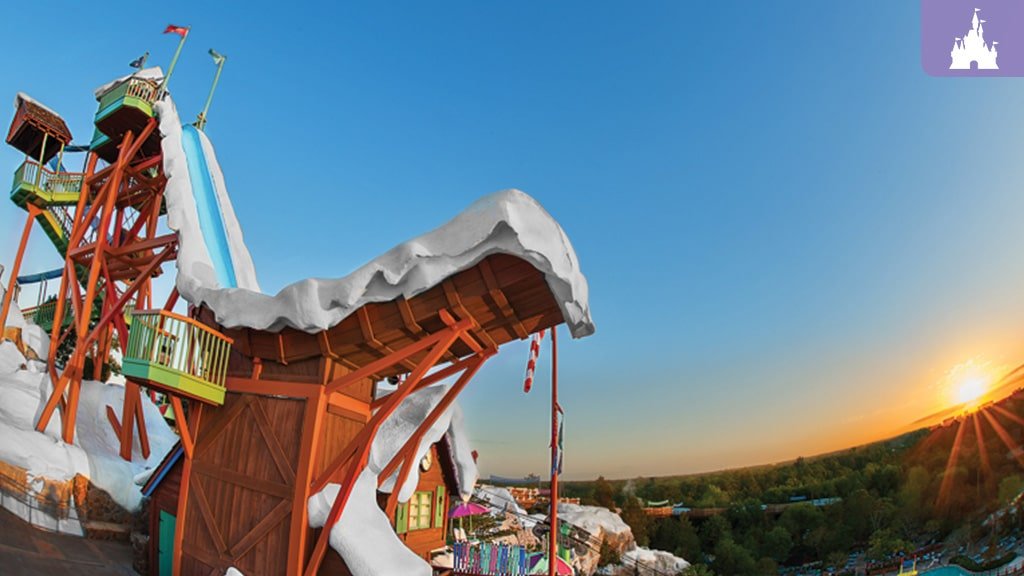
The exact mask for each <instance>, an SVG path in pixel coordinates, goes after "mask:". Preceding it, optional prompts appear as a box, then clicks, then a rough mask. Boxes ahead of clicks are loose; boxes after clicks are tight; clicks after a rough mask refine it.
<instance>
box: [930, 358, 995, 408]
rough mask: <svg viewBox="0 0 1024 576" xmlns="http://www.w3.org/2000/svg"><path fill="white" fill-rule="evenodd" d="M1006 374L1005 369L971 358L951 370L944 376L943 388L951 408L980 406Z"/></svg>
mask: <svg viewBox="0 0 1024 576" xmlns="http://www.w3.org/2000/svg"><path fill="white" fill-rule="evenodd" d="M1003 373H1005V367H1003V366H996V365H993V363H992V362H988V361H985V360H982V359H980V358H971V359H970V360H967V361H966V362H961V363H960V364H957V365H956V366H953V367H952V368H950V369H949V371H948V372H946V374H945V375H944V376H943V378H942V382H941V387H942V389H944V390H945V391H946V394H947V396H946V397H947V398H948V400H947V402H949V404H950V405H951V406H961V405H962V406H965V407H967V408H974V407H976V406H978V405H979V404H980V403H981V401H982V400H983V399H984V398H985V395H986V394H988V393H989V391H990V390H991V388H992V386H993V384H994V383H995V382H996V381H997V380H999V377H1000V375H1002V374H1003Z"/></svg>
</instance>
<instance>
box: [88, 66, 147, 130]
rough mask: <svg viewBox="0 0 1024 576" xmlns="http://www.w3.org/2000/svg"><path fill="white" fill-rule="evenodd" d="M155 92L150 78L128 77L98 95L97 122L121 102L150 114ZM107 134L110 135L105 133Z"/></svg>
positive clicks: (119, 105)
mask: <svg viewBox="0 0 1024 576" xmlns="http://www.w3.org/2000/svg"><path fill="white" fill-rule="evenodd" d="M156 92H157V84H156V82H153V81H152V80H147V79H145V78H129V79H128V80H125V81H124V82H122V83H120V84H118V85H117V86H115V87H113V88H111V89H110V90H109V91H108V92H107V93H106V94H104V95H103V96H101V97H100V107H99V111H98V112H97V113H96V121H97V123H98V122H100V121H101V120H102V119H103V118H106V117H107V116H108V115H109V114H110V113H111V112H113V111H114V110H117V109H118V108H120V107H121V106H122V105H123V104H128V103H130V104H131V105H132V106H134V107H136V108H138V109H140V110H142V111H143V112H144V113H145V114H147V115H149V116H152V115H153V102H155V101H156ZM101 131H102V130H101ZM107 136H111V135H110V134H107ZM114 136H116V135H114ZM94 140H95V139H94Z"/></svg>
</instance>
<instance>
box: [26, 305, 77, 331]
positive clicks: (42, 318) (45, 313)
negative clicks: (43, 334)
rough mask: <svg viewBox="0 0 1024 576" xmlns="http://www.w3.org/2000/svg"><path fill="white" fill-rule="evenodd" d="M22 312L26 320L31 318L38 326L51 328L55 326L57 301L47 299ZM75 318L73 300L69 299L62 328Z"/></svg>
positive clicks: (65, 307)
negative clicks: (72, 306)
mask: <svg viewBox="0 0 1024 576" xmlns="http://www.w3.org/2000/svg"><path fill="white" fill-rule="evenodd" d="M21 313H22V315H23V316H24V317H25V319H26V320H31V321H32V323H33V324H35V325H36V326H39V327H41V328H44V329H46V330H49V329H50V328H51V327H53V317H54V315H55V314H56V313H57V301H56V300H47V301H46V302H43V303H42V304H40V305H38V306H33V307H32V308H25V309H24V310H22V311H21ZM73 320H74V318H73V316H72V313H71V301H70V300H67V301H65V305H64V319H63V320H62V321H61V324H62V326H61V328H66V327H68V326H70V325H71V322H72V321H73Z"/></svg>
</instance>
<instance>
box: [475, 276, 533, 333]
mask: <svg viewBox="0 0 1024 576" xmlns="http://www.w3.org/2000/svg"><path fill="white" fill-rule="evenodd" d="M478 266H479V267H480V274H481V275H482V276H483V277H484V285H485V286H487V293H488V294H490V296H491V299H492V300H494V304H495V305H497V307H498V311H499V312H501V315H502V316H504V317H505V320H507V321H508V322H509V324H510V325H511V326H512V330H513V331H514V332H515V333H516V336H519V339H520V340H525V339H526V338H527V337H529V335H530V333H529V332H527V330H526V328H524V327H523V323H522V322H521V321H520V320H519V318H518V317H517V316H516V312H515V310H514V309H513V308H512V304H510V303H509V301H508V298H507V297H506V296H505V292H503V291H502V289H501V286H500V285H499V284H498V279H497V277H495V276H494V270H493V269H492V268H491V263H490V262H488V261H487V259H486V258H485V259H483V260H481V261H480V264H478Z"/></svg>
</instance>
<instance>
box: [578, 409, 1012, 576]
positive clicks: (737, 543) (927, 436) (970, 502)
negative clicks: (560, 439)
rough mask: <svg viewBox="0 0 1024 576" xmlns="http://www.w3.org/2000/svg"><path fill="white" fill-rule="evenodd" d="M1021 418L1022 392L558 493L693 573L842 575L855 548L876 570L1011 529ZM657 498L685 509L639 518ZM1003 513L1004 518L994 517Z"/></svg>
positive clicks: (658, 500)
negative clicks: (932, 422)
mask: <svg viewBox="0 0 1024 576" xmlns="http://www.w3.org/2000/svg"><path fill="white" fill-rule="evenodd" d="M1022 415H1024V394H1022V393H1021V392H1020V391H1018V392H1017V393H1016V394H1014V395H1013V396H1011V397H1009V398H1007V399H1005V400H1003V401H1001V402H999V403H997V404H990V405H988V406H986V407H983V408H982V409H981V410H980V411H978V412H975V413H972V414H966V415H963V416H961V417H960V418H957V419H951V420H948V421H946V422H945V423H943V424H942V425H939V426H935V427H933V428H931V429H924V430H919V431H916V432H912V433H909V434H906V435H903V436H900V437H897V438H893V439H890V440H887V441H883V442H878V443H875V444H871V445H867V446H861V447H856V448H852V449H849V450H844V451H842V452H837V453H832V454H828V455H823V456H817V457H811V458H797V459H796V460H794V461H791V462H787V463H781V464H776V465H768V466H759V467H753V468H745V469H737V470H728V471H721V472H714V473H707V474H698V475H690V476H674V477H661V478H634V479H626V480H606V479H605V478H603V477H601V478H598V479H597V480H596V481H591V482H568V483H564V485H563V488H562V493H563V494H564V495H565V496H569V497H579V498H581V499H582V502H583V503H584V504H592V505H599V506H604V507H607V508H610V509H613V510H614V509H618V510H619V511H620V515H621V516H622V518H623V520H625V521H626V522H627V523H628V524H629V525H630V527H631V528H632V530H633V533H634V536H635V537H636V540H637V543H638V544H640V545H642V546H649V547H651V548H656V549H660V550H666V551H669V552H673V553H675V554H676V555H678V556H682V557H683V558H686V559H687V560H689V561H690V562H691V563H693V564H695V566H694V567H693V568H692V569H691V572H693V573H695V574H710V573H717V574H774V573H776V572H777V571H778V569H779V568H780V567H782V568H785V567H788V566H801V565H806V564H808V563H819V562H820V563H821V565H822V566H824V567H832V568H833V569H835V570H836V571H837V572H842V567H843V566H844V565H845V564H847V561H848V558H849V555H850V554H851V553H854V552H866V554H867V558H868V560H870V561H873V562H878V563H884V562H886V561H892V560H893V559H894V558H898V557H899V555H900V554H907V555H910V554H913V553H914V552H915V551H917V550H920V549H922V548H924V547H927V546H932V547H934V546H935V545H936V544H939V545H941V544H947V545H948V544H952V545H961V544H966V545H970V544H972V543H978V542H984V541H989V540H994V539H995V538H997V537H999V535H1000V534H1003V533H1006V532H1008V531H1011V530H1016V531H1017V533H1018V534H1019V533H1020V528H1021V526H1020V522H1021V518H1022V517H1024V510H1022V509H1021V504H1022V500H1024V498H1020V497H1018V496H1019V495H1020V494H1021V492H1022V490H1024V451H1022V450H1021V446H1022V442H1024V418H1022V417H1021V416H1022ZM665 500H668V501H669V502H671V503H675V504H677V505H681V506H684V507H686V508H687V509H689V510H690V512H689V513H684V514H681V515H679V516H674V517H668V518H657V519H656V518H650V517H648V516H647V515H646V514H645V513H644V510H643V507H644V506H645V504H646V503H648V502H660V501H665ZM776 505H782V506H776ZM708 509H714V510H711V511H709V510H708ZM698 510H703V511H705V512H708V513H707V514H696V513H695V512H696V511H698ZM999 510H1002V511H1003V512H1011V513H1012V514H1002V513H1001V514H995V515H993V513H994V512H996V511H999ZM689 516H693V518H690V517H689ZM698 516H699V517H698ZM993 518H994V519H995V520H994V521H993ZM1011 518H1012V519H1013V520H1012V521H1011V520H1010V519H1011ZM987 519H988V522H986V520H987ZM1000 520H1001V521H1000ZM994 549H995V548H994V547H993V550H994Z"/></svg>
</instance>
